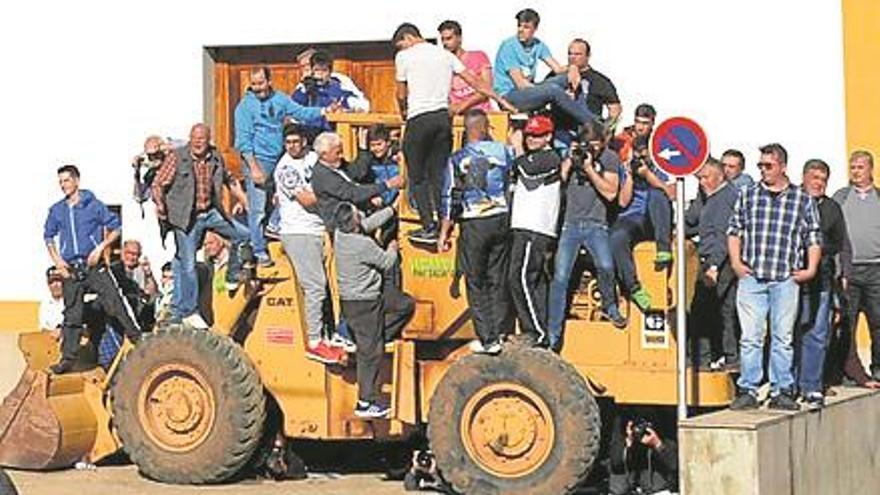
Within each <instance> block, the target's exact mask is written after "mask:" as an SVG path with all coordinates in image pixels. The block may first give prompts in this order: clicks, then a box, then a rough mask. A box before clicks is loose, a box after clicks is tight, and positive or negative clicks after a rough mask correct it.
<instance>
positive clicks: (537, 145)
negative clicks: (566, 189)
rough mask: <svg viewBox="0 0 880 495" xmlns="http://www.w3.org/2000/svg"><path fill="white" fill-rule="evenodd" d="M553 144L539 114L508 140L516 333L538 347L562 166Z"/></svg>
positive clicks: (543, 338)
mask: <svg viewBox="0 0 880 495" xmlns="http://www.w3.org/2000/svg"><path fill="white" fill-rule="evenodd" d="M523 135H525V137H523ZM552 139H553V122H552V121H551V120H550V119H549V118H548V117H545V116H543V115H536V116H532V117H531V118H529V120H528V122H526V126H525V129H524V130H523V131H516V132H514V133H513V135H512V136H511V144H512V145H513V148H514V150H515V152H516V157H517V158H516V162H515V163H514V168H515V175H516V188H515V189H514V193H513V207H512V210H511V216H510V227H511V230H512V231H513V243H512V246H511V250H510V269H509V271H508V278H509V281H510V290H511V295H512V296H513V303H514V306H515V307H516V315H517V318H519V322H520V328H522V331H523V334H524V335H526V336H527V338H528V339H529V340H530V341H531V342H532V343H534V344H535V345H538V346H546V345H547V343H548V333H547V294H548V288H549V285H550V277H549V263H550V262H551V260H552V258H553V250H554V246H555V244H556V236H557V234H556V230H557V225H558V223H559V208H560V191H561V188H560V185H561V181H560V174H561V172H562V170H561V169H562V166H563V165H562V160H561V158H560V157H559V155H558V154H557V153H556V152H555V151H553V149H552V148H551V146H550V143H551V141H552Z"/></svg>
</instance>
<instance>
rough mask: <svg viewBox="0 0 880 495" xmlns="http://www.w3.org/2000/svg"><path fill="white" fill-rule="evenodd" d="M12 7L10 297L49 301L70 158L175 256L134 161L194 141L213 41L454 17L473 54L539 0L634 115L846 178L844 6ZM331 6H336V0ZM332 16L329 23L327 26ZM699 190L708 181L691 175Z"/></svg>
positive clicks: (552, 32) (383, 30) (4, 112)
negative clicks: (777, 152) (655, 115)
mask: <svg viewBox="0 0 880 495" xmlns="http://www.w3.org/2000/svg"><path fill="white" fill-rule="evenodd" d="M102 3H103V2H102ZM199 5H200V6H196V2H192V3H189V2H181V1H177V2H171V1H166V0H160V1H151V2H113V3H109V2H107V3H106V6H101V7H98V6H95V5H93V3H91V2H57V3H55V2H46V1H32V2H27V3H26V2H14V3H11V2H7V3H6V4H4V6H3V7H0V10H2V12H0V14H2V15H0V41H2V47H3V54H4V56H3V61H4V77H2V78H0V94H2V95H3V106H2V109H0V129H2V134H0V135H2V142H3V157H4V164H3V167H4V169H5V170H6V171H7V180H6V184H5V188H4V189H5V190H4V193H3V194H0V212H2V226H3V231H4V237H5V242H2V243H0V273H2V275H3V279H2V280H3V282H2V283H0V299H37V298H40V297H41V296H42V294H43V290H44V289H43V283H42V276H41V274H42V272H43V270H44V269H45V267H46V266H48V263H49V259H48V256H47V255H46V253H45V248H44V247H43V241H42V224H43V221H44V219H45V215H46V209H47V207H48V206H49V205H50V204H51V203H52V202H54V201H57V200H58V199H60V193H59V191H58V187H57V184H56V175H55V169H56V168H57V166H59V165H60V164H63V163H76V164H78V165H79V166H80V169H81V171H82V173H83V180H82V185H83V187H85V188H88V189H92V190H93V191H95V192H96V193H97V195H98V196H99V197H100V198H101V199H103V200H104V201H105V202H108V203H120V202H121V203H123V204H124V209H125V212H124V215H123V217H124V218H123V220H124V225H125V232H124V235H125V237H126V238H129V237H135V238H141V239H145V240H147V254H148V255H149V256H150V258H151V259H153V260H154V262H155V263H158V262H160V261H164V260H166V259H168V258H169V256H170V253H168V254H166V253H164V252H162V251H161V249H160V248H159V246H158V241H157V239H156V238H157V237H158V235H157V234H156V228H155V223H154V221H153V219H152V218H151V217H149V216H148V218H147V220H146V221H144V220H141V218H140V212H139V211H138V210H137V207H136V206H135V204H134V203H133V202H132V201H131V200H130V199H129V191H130V184H131V178H130V171H131V169H130V167H129V166H128V163H129V161H130V159H131V157H132V156H133V155H134V154H135V152H137V150H138V148H139V147H140V145H141V143H142V140H143V138H144V137H145V136H146V135H148V134H151V133H159V134H162V135H168V136H185V135H186V133H187V131H188V129H189V126H190V125H191V124H192V123H193V122H196V121H198V120H200V119H201V117H202V99H201V88H202V85H201V84H202V46H206V45H207V46H210V45H227V44H228V45H237V44H260V43H287V42H309V41H315V42H318V41H341V40H344V41H349V40H377V39H380V40H381V39H388V38H389V37H390V36H391V33H392V32H393V31H394V29H395V27H396V26H397V25H398V24H399V23H400V22H403V21H410V22H414V23H415V24H417V25H418V26H419V27H420V28H421V29H422V31H423V33H424V34H426V35H431V36H433V35H434V34H435V31H434V29H435V28H436V26H437V25H438V24H439V23H440V22H441V21H443V20H444V19H446V18H453V19H457V20H459V21H460V22H461V23H462V26H463V28H464V36H465V44H466V47H468V48H481V49H483V50H485V51H486V52H487V53H489V54H490V57H494V53H495V50H496V49H497V47H498V45H499V43H500V42H501V40H502V39H503V38H505V37H508V36H511V35H513V34H514V32H515V27H516V23H515V20H514V18H513V17H514V14H515V13H516V11H517V10H519V9H520V8H522V7H526V6H532V7H533V8H536V9H537V10H538V11H539V12H540V14H541V16H542V22H541V25H540V28H539V30H538V36H539V37H540V38H542V39H543V40H544V41H545V42H546V43H548V44H549V45H550V47H551V50H552V51H553V53H554V55H555V56H556V58H557V59H558V60H560V61H564V60H565V56H566V46H567V42H568V41H569V40H570V39H571V38H573V37H576V36H580V37H585V38H586V39H587V40H589V41H590V43H591V44H592V46H593V54H594V56H593V59H592V63H593V66H594V67H596V68H597V69H599V70H600V71H602V72H604V73H605V74H606V75H608V76H610V77H611V78H612V80H613V81H614V82H615V84H616V85H617V88H618V91H619V93H620V96H621V98H622V100H623V104H624V109H625V110H624V112H625V113H624V115H625V117H626V119H625V122H628V121H629V120H630V118H631V115H632V110H633V108H634V107H635V105H636V104H638V103H640V102H643V101H649V102H652V103H654V104H655V106H656V107H657V109H658V111H659V112H660V114H661V115H660V117H661V118H663V117H664V116H671V115H673V114H680V115H687V116H690V117H693V118H694V119H696V120H697V121H698V122H700V123H702V124H703V126H704V127H705V128H706V130H707V132H708V133H709V137H710V141H711V144H712V148H713V151H714V152H715V154H716V155H717V154H719V153H720V152H721V151H723V150H724V149H725V148H728V147H738V148H740V149H742V150H743V151H745V152H746V156H747V158H748V161H749V166H748V171H749V172H751V173H753V174H756V172H757V171H756V170H755V167H754V163H755V162H756V160H757V153H756V151H755V148H756V147H757V146H759V145H761V144H765V143H767V142H770V141H779V142H781V143H783V144H784V145H785V146H786V147H787V148H788V150H789V154H790V160H789V161H790V163H791V164H792V165H791V168H792V169H794V170H793V172H794V173H792V175H793V177H794V178H795V179H796V180H797V178H799V177H800V173H799V172H797V169H798V168H800V164H802V163H803V162H804V161H805V160H806V159H807V158H811V157H821V158H824V159H826V160H828V161H829V162H830V163H831V164H832V166H833V167H834V170H835V171H834V173H833V174H832V178H831V182H832V187H831V188H832V189H833V188H835V187H836V186H838V185H841V184H842V183H843V181H844V173H843V164H844V159H845V155H844V153H845V136H844V104H843V49H842V33H841V26H842V22H841V13H840V4H839V3H838V2H834V1H824V2H798V1H796V0H785V1H774V2H767V1H755V0H745V1H739V2H718V1H710V2H707V1H699V0H670V1H667V2H656V1H651V0H629V1H617V2H597V1H589V2H588V1H582V2H577V3H575V2H559V1H557V2H550V1H533V2H530V3H522V2H510V3H508V2H474V1H473V0H469V1H461V0H447V1H444V2H436V3H435V2H430V3H429V2H420V1H417V0H410V1H408V2H403V1H388V2H380V1H375V2H362V1H361V2H351V1H337V2H302V1H297V2H290V1H289V2H270V1H265V2H261V3H251V2H241V1H235V2H233V1H229V0H214V1H212V2H200V3H199ZM330 6H332V7H330ZM322 19H327V20H326V21H322ZM691 188H692V187H691Z"/></svg>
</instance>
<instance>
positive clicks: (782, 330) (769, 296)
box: [736, 275, 821, 394]
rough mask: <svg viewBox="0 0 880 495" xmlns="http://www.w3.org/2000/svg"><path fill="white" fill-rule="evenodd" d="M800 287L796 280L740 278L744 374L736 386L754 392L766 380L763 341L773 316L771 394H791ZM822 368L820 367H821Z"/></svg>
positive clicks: (738, 295) (771, 330)
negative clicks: (788, 392) (768, 322)
mask: <svg viewBox="0 0 880 495" xmlns="http://www.w3.org/2000/svg"><path fill="white" fill-rule="evenodd" d="M799 292H800V287H799V286H798V284H797V283H795V281H794V280H792V279H791V278H787V279H785V280H782V281H778V282H776V281H772V282H771V281H762V280H757V279H755V277H753V276H751V275H750V276H748V277H745V278H743V279H740V281H739V284H738V286H737V292H736V298H737V299H736V309H737V313H738V314H739V321H740V325H741V326H742V339H741V341H740V359H741V364H740V369H741V374H740V376H739V380H737V382H736V384H737V386H739V388H740V389H742V390H746V391H749V392H752V393H754V392H755V391H756V390H757V389H758V386H759V385H760V384H761V379H762V378H763V377H764V338H765V336H766V335H767V324H766V322H767V314H768V313H769V314H770V392H771V394H777V393H779V392H781V391H783V390H785V391H791V390H792V387H793V385H794V377H793V376H792V372H791V370H792V362H793V357H794V352H793V347H792V335H793V333H794V325H795V321H796V320H797V313H798V294H799ZM820 369H821V368H820Z"/></svg>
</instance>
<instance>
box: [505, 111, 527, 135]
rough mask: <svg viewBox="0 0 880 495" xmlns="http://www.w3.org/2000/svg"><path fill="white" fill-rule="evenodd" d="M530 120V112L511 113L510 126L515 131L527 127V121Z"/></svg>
mask: <svg viewBox="0 0 880 495" xmlns="http://www.w3.org/2000/svg"><path fill="white" fill-rule="evenodd" d="M528 121H529V116H528V114H525V113H514V114H511V115H510V120H509V122H510V127H511V129H513V130H515V131H521V130H523V129H525V128H526V123H528Z"/></svg>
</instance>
